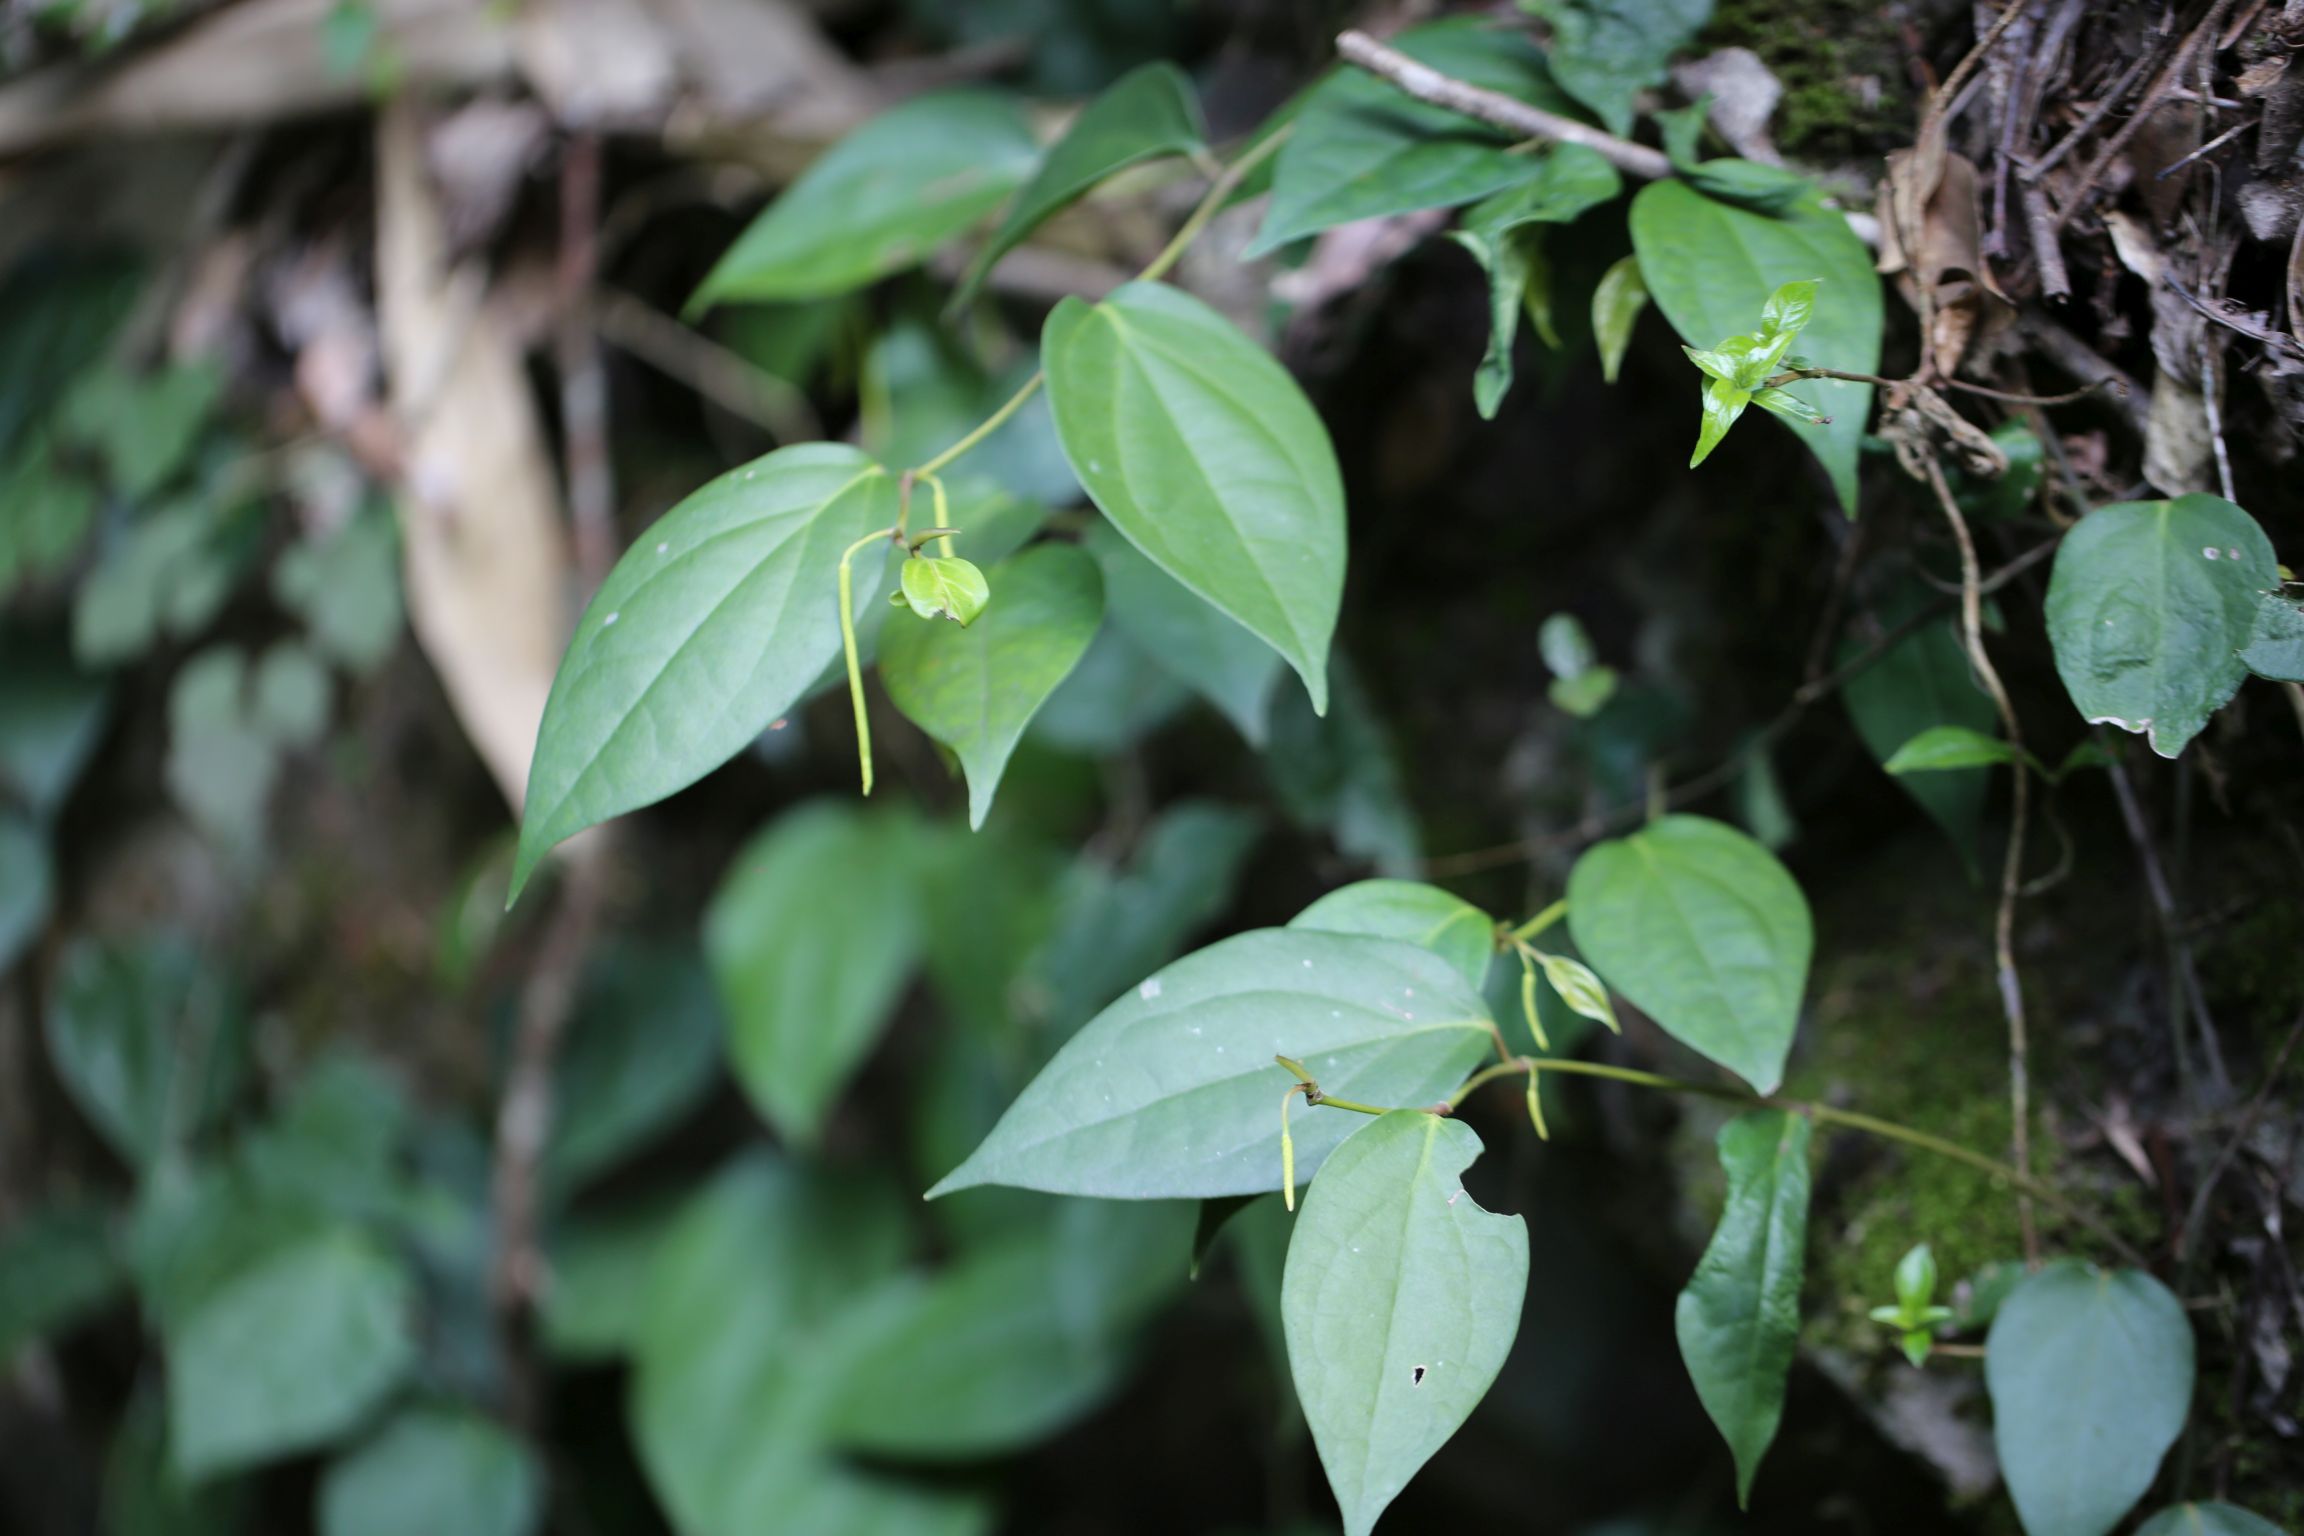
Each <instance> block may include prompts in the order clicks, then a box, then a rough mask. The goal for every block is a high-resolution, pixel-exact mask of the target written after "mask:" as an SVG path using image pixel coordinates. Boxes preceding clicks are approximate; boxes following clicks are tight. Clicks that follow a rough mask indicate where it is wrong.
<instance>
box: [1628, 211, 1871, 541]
mask: <svg viewBox="0 0 2304 1536" xmlns="http://www.w3.org/2000/svg"><path fill="white" fill-rule="evenodd" d="M1632 246H1633V250H1634V251H1635V252H1636V253H1637V255H1638V256H1639V260H1640V272H1641V275H1642V277H1643V278H1644V279H1645V280H1646V282H1647V285H1648V289H1649V291H1650V292H1651V293H1653V294H1654V295H1655V297H1656V303H1657V305H1658V307H1659V308H1661V309H1662V310H1663V311H1664V317H1665V318H1666V319H1667V320H1670V321H1671V322H1672V328H1673V329H1674V330H1676V331H1678V332H1679V333H1680V337H1681V339H1682V340H1683V341H1685V342H1687V343H1689V344H1690V345H1691V346H1698V347H1709V346H1712V345H1714V344H1715V343H1716V342H1718V341H1719V339H1720V338H1721V337H1723V336H1732V335H1737V334H1740V333H1742V332H1743V331H1745V330H1746V329H1748V328H1749V327H1750V326H1751V324H1752V320H1753V317H1754V316H1755V315H1757V314H1759V313H1760V312H1761V309H1762V307H1763V306H1764V305H1765V304H1766V303H1767V301H1768V296H1769V295H1770V294H1772V293H1773V292H1775V290H1776V289H1777V288H1778V287H1779V286H1780V285H1782V284H1784V283H1787V282H1793V281H1800V280H1804V279H1807V278H1811V277H1820V278H1822V279H1823V282H1824V287H1823V291H1822V297H1821V298H1820V300H1819V302H1818V304H1817V307H1816V312H1815V313H1814V315H1812V316H1811V317H1810V319H1809V321H1808V324H1807V327H1806V329H1805V331H1804V333H1803V335H1802V339H1801V351H1802V352H1803V353H1805V354H1807V355H1808V356H1811V357H1814V358H1815V359H1816V360H1817V361H1818V362H1820V363H1822V364H1823V365H1824V366H1826V367H1829V368H1838V369H1842V370H1845V371H1847V372H1850V373H1871V372H1874V371H1876V369H1877V368H1878V365H1879V361H1880V331H1881V314H1880V279H1879V277H1878V276H1877V275H1876V274H1875V273H1874V272H1873V270H1872V258H1871V254H1870V253H1869V252H1868V251H1866V250H1865V248H1864V243H1863V242H1862V241H1860V240H1858V239H1857V238H1856V237H1855V236H1854V235H1853V234H1851V233H1849V230H1848V221H1847V220H1846V219H1844V218H1842V217H1841V216H1840V215H1839V214H1838V213H1835V212H1832V211H1831V210H1829V209H1826V208H1824V207H1823V206H1822V205H1820V204H1818V203H1817V202H1815V201H1814V200H1813V199H1812V198H1810V199H1806V200H1804V201H1802V202H1801V203H1799V204H1798V205H1797V206H1795V207H1793V208H1792V209H1790V210H1789V211H1788V212H1787V213H1786V214H1785V215H1784V216H1783V217H1781V218H1771V217H1768V216H1767V215H1765V214H1760V213H1754V212H1752V211H1751V210H1749V209H1746V208H1739V207H1734V206H1731V205H1730V204H1727V203H1724V202H1719V201H1717V200H1715V199H1712V198H1708V197H1706V196H1704V195H1703V194H1702V193H1700V192H1697V191H1695V190H1694V189H1693V188H1691V187H1689V186H1687V185H1686V184H1685V183H1682V182H1679V181H1659V182H1655V183H1653V184H1651V185H1649V186H1647V187H1644V188H1642V189H1641V191H1640V194H1639V196H1637V197H1635V198H1634V199H1633V200H1632ZM1813 387H1814V389H1815V391H1816V393H1817V396H1818V399H1819V402H1820V404H1821V406H1822V408H1823V411H1824V414H1826V415H1827V416H1830V417H1831V418H1832V424H1831V425H1830V426H1824V427H1812V426H1800V425H1797V424H1794V425H1793V426H1792V430H1793V431H1794V432H1796V433H1797V434H1798V435H1799V436H1800V437H1801V439H1802V440H1804V441H1805V442H1806V443H1807V444H1808V445H1809V447H1810V448H1811V449H1812V450H1814V452H1815V454H1816V456H1817V457H1818V458H1819V459H1820V460H1822V461H1823V464H1824V468H1825V471H1826V473H1827V474H1828V475H1829V476H1830V477H1831V480H1832V486H1833V489H1834V491H1835V492H1836V493H1837V495H1838V496H1839V498H1840V505H1841V508H1842V509H1843V510H1844V511H1846V512H1847V513H1848V514H1849V515H1851V516H1853V515H1854V514H1855V511H1856V452H1857V445H1858V444H1859V443H1860V442H1862V440H1863V437H1864V426H1865V421H1866V418H1867V416H1868V414H1869V412H1870V408H1871V399H1872V387H1871V386H1870V385H1868V384H1849V383H1844V382H1841V381H1838V380H1823V381H1818V382H1817V383H1816V384H1815V385H1814V386H1813Z"/></svg>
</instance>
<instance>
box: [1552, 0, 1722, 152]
mask: <svg viewBox="0 0 2304 1536" xmlns="http://www.w3.org/2000/svg"><path fill="white" fill-rule="evenodd" d="M1522 8H1523V9H1525V10H1529V11H1533V12H1535V13H1536V14H1537V15H1539V16H1541V17H1543V18H1544V19H1545V20H1546V21H1548V22H1550V23H1551V24H1552V50H1551V52H1550V54H1549V55H1547V57H1548V58H1549V60H1550V62H1551V65H1552V78H1553V79H1555V80H1557V81H1559V82H1560V88H1561V89H1562V90H1564V91H1566V92H1567V93H1568V94H1569V95H1571V96H1573V97H1575V98H1576V99H1577V100H1578V101H1580V102H1582V103H1583V104H1584V105H1585V106H1587V107H1590V108H1591V109H1592V111H1593V113H1594V115H1595V116H1597V117H1598V118H1599V119H1600V121H1601V122H1603V123H1605V124H1607V126H1608V131H1609V132H1610V133H1613V134H1615V135H1617V136H1618V137H1622V136H1624V135H1625V134H1628V133H1630V132H1631V131H1632V100H1633V98H1634V97H1635V96H1637V95H1639V93H1640V92H1642V91H1644V90H1646V89H1647V88H1648V87H1650V86H1652V85H1658V84H1661V83H1662V82H1663V79H1664V66H1665V65H1667V64H1669V63H1670V62H1671V60H1672V55H1673V54H1675V53H1678V52H1679V51H1680V50H1681V49H1683V48H1685V47H1687V46H1688V45H1689V44H1690V43H1691V42H1693V41H1694V40H1695V38H1696V34H1697V33H1698V32H1699V31H1701V30H1703V27H1704V23H1705V22H1707V21H1709V20H1710V19H1711V17H1712V0H1528V3H1524V4H1523V7H1522Z"/></svg>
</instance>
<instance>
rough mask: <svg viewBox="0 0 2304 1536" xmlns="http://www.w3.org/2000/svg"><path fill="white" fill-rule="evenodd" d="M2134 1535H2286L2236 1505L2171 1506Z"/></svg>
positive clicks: (2137, 1529)
mask: <svg viewBox="0 0 2304 1536" xmlns="http://www.w3.org/2000/svg"><path fill="white" fill-rule="evenodd" d="M2136 1536H2288V1533H2287V1532H2285V1531H2283V1530H2281V1529H2280V1527H2278V1526H2276V1525H2274V1524H2273V1523H2272V1522H2271V1521H2269V1520H2267V1519H2265V1518H2264V1517H2263V1516H2262V1515H2253V1514H2250V1513H2249V1512H2248V1511H2247V1510H2245V1509H2242V1508H2241V1507H2240V1506H2239V1505H2237V1504H2174V1505H2171V1506H2169V1507H2168V1508H2166V1509H2164V1510H2162V1511H2160V1513H2158V1514H2156V1515H2154V1516H2153V1517H2152V1518H2151V1519H2149V1520H2147V1521H2145V1522H2144V1523H2143V1524H2142V1525H2140V1526H2138V1527H2137V1528H2136Z"/></svg>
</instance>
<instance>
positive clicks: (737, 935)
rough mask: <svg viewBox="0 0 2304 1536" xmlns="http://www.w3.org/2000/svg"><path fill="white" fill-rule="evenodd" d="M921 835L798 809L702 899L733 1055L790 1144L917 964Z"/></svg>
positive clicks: (851, 810) (823, 809)
mask: <svg viewBox="0 0 2304 1536" xmlns="http://www.w3.org/2000/svg"><path fill="white" fill-rule="evenodd" d="M952 633H954V634H958V633H960V631H958V630H954V631H952ZM917 836H918V833H917V829H916V827H915V825H914V823H913V822H912V820H911V818H910V817H909V816H908V815H899V814H895V813H891V812H870V811H864V810H861V809H859V808H857V807H856V806H854V805H853V804H851V803H849V802H847V801H819V802H816V803H814V804H811V805H803V806H800V807H798V808H797V809H794V810H790V811H787V812H785V813H784V814H783V815H781V816H779V817H777V818H776V820H775V821H773V822H771V823H770V824H769V825H768V827H767V829H766V830H765V831H763V832H761V833H760V834H759V835H758V836H756V837H754V838H753V839H752V840H751V841H750V842H749V843H747V844H745V845H744V847H743V849H742V850H741V851H739V852H738V853H737V855H736V858H735V861H734V862H733V863H732V864H731V865H730V867H729V871H728V874H727V876H726V877H725V878H724V879H722V880H721V882H720V888H719V889H718V890H717V891H715V892H713V895H712V904H711V906H710V907H708V908H707V909H706V910H705V914H704V953H705V958H706V960H707V961H708V963H709V964H710V966H711V969H712V976H713V979H714V981H716V982H717V983H718V985H719V988H720V1003H721V1007H722V1009H723V1010H724V1011H725V1012H726V1014H727V1017H728V1059H729V1064H730V1065H731V1066H732V1067H733V1068H734V1069H735V1072H736V1080H737V1081H738V1082H739V1083H740V1084H742V1085H743V1088H744V1092H745V1094H746V1095H747V1096H748V1097H749V1098H750V1099H751V1100H752V1103H753V1105H754V1106H755V1107H756V1108H757V1109H758V1110H759V1111H760V1113H761V1114H762V1115H763V1116H764V1117H766V1119H767V1121H768V1123H769V1124H770V1125H772V1126H774V1127H775V1128H776V1129H777V1131H778V1132H780V1133H781V1134H782V1135H784V1136H785V1137H787V1138H788V1139H790V1140H792V1141H795V1142H799V1143H801V1144H804V1145H805V1144H808V1143H812V1142H813V1141H814V1140H815V1139H816V1136H817V1133H818V1132H819V1131H820V1130H821V1129H822V1127H823V1122H824V1116H825V1115H826V1113H827V1112H829V1111H830V1109H831V1107H832V1104H833V1102H834V1101H835V1100H836V1099H837V1098H838V1097H839V1095H840V1092H841V1090H842V1089H843V1088H845V1087H846V1086H847V1084H848V1079H849V1078H850V1077H852V1076H853V1075H854V1074H855V1072H856V1069H857V1068H858V1067H859V1066H861V1065H862V1064H863V1060H864V1057H865V1056H866V1054H867V1053H869V1052H870V1051H871V1049H872V1046H873V1043H874V1042H875V1041H876V1040H878V1039H879V1037H880V1031H881V1030H882V1029H883V1028H885V1027H886V1026H887V1023H888V1018H889V1015H890V1013H891V1012H892V1011H893V1010H894V1008H895V1006H896V1003H897V1000H898V999H899V998H900V997H901V996H902V995H903V991H904V984H905V982H906V981H907V980H908V979H909V978H910V976H911V974H912V965H913V961H914V959H915V957H916V956H917V954H918V950H919V943H920V939H919V909H918V904H917V901H916V899H915V897H914V895H913V892H912V879H911V865H912V852H913V847H914V844H915V842H916V840H917Z"/></svg>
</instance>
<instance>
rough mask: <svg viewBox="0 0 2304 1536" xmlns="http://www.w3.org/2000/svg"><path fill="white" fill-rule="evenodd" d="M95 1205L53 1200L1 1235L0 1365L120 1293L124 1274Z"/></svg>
mask: <svg viewBox="0 0 2304 1536" xmlns="http://www.w3.org/2000/svg"><path fill="white" fill-rule="evenodd" d="M111 1227H112V1223H111V1220H110V1218H109V1217H108V1216H107V1215H106V1214H105V1212H104V1211H103V1210H102V1209H101V1208H100V1207H98V1206H95V1205H89V1204H81V1203H71V1204H63V1203H58V1204H54V1205H46V1206H40V1207H36V1208H34V1209H32V1210H29V1211H20V1212H18V1213H17V1214H15V1215H14V1216H13V1217H11V1218H10V1223H9V1227H8V1232H7V1235H6V1236H5V1237H0V1368H4V1367H8V1366H12V1365H13V1364H14V1363H15V1360H16V1356H17V1354H18V1352H19V1351H21V1350H22V1349H23V1348H24V1346H25V1345H26V1344H29V1343H31V1342H32V1341H33V1340H34V1339H37V1338H40V1337H42V1336H43V1335H46V1334H53V1333H61V1332H63V1331H64V1330H65V1329H67V1328H70V1327H72V1326H73V1325H74V1324H76V1323H78V1322H79V1321H81V1320H82V1319H83V1318H86V1317H88V1316H90V1315H91V1314H93V1313H95V1312H97V1311H99V1310H100V1309H102V1308H103V1307H104V1306H105V1305H107V1304H108V1303H109V1302H110V1301H111V1300H112V1299H113V1297H115V1296H117V1295H118V1294H119V1293H120V1290H121V1288H122V1285H123V1282H124V1281H125V1280H126V1278H127V1277H126V1272H125V1271H124V1270H123V1269H122V1268H121V1265H120V1260H119V1258H118V1256H117V1255H116V1254H115V1253H114V1252H113V1248H112V1231H111Z"/></svg>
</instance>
